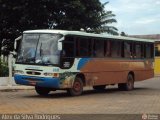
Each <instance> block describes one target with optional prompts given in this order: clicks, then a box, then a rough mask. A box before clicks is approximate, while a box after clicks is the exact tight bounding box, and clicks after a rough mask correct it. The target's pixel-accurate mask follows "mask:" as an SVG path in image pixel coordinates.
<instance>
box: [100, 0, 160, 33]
mask: <svg viewBox="0 0 160 120" xmlns="http://www.w3.org/2000/svg"><path fill="white" fill-rule="evenodd" d="M100 1H101V2H102V3H104V2H107V1H108V2H109V3H108V4H107V5H106V6H105V9H106V10H111V11H113V13H114V14H115V15H116V17H115V18H116V20H117V23H116V24H114V26H115V27H117V28H118V30H119V33H121V32H122V31H123V32H125V33H126V34H128V35H148V34H160V0H100Z"/></svg>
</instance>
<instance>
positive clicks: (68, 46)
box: [62, 37, 74, 57]
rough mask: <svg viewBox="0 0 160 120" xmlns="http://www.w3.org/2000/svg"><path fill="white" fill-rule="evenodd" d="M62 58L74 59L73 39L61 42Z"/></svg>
mask: <svg viewBox="0 0 160 120" xmlns="http://www.w3.org/2000/svg"><path fill="white" fill-rule="evenodd" d="M62 54H63V55H62V56H63V57H74V38H73V37H66V39H65V40H64V41H63V52H62Z"/></svg>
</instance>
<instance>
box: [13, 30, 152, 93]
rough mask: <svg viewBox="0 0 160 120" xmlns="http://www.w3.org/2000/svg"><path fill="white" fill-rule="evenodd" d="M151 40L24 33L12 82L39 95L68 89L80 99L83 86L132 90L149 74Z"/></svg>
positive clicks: (45, 32)
mask: <svg viewBox="0 0 160 120" xmlns="http://www.w3.org/2000/svg"><path fill="white" fill-rule="evenodd" d="M153 59H154V42H153V41H152V40H146V39H137V38H129V37H121V36H108V35H102V34H92V33H85V32H79V31H64V30H30V31H24V32H23V37H22V41H21V43H20V48H19V50H18V54H17V59H16V64H15V74H14V79H15V81H16V83H17V84H21V85H29V86H35V90H36V92H37V93H38V94H40V95H47V94H48V93H49V92H50V91H54V90H67V91H68V93H69V94H71V95H73V96H76V95H81V94H82V92H83V87H84V86H93V88H94V89H96V90H102V89H105V87H106V85H110V84H118V88H119V89H121V90H132V89H133V88H134V82H135V81H140V80H145V79H148V78H151V77H153V76H154V70H153V62H154V60H153Z"/></svg>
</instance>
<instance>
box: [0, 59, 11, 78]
mask: <svg viewBox="0 0 160 120" xmlns="http://www.w3.org/2000/svg"><path fill="white" fill-rule="evenodd" d="M8 76H9V68H8V66H7V63H5V62H2V61H1V60H0V77H8Z"/></svg>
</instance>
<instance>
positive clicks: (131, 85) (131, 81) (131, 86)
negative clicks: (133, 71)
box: [127, 76, 134, 90]
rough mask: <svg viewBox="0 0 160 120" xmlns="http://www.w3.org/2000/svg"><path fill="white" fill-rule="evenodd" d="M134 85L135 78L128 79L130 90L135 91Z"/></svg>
mask: <svg viewBox="0 0 160 120" xmlns="http://www.w3.org/2000/svg"><path fill="white" fill-rule="evenodd" d="M133 83H134V81H133V78H132V77H131V76H129V77H128V84H127V85H128V88H129V90H132V89H133Z"/></svg>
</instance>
